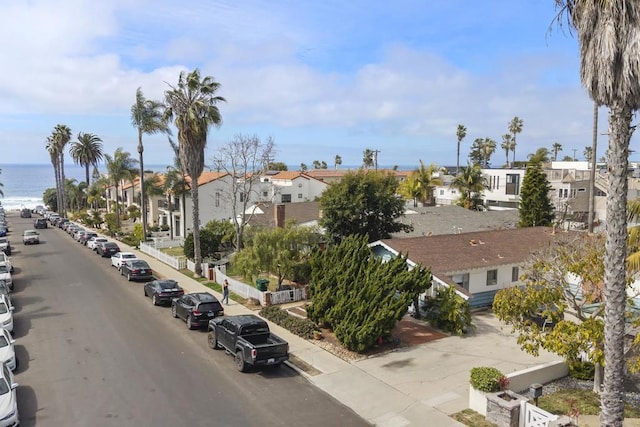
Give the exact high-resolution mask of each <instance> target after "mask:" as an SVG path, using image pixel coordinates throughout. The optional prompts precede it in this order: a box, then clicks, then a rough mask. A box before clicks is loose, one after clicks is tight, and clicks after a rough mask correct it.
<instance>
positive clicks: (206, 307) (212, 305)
mask: <svg viewBox="0 0 640 427" xmlns="http://www.w3.org/2000/svg"><path fill="white" fill-rule="evenodd" d="M198 310H200V311H217V310H220V303H219V302H217V301H216V302H203V303H202V304H200V305H199V306H198Z"/></svg>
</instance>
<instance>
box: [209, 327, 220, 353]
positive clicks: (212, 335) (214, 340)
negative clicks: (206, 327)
mask: <svg viewBox="0 0 640 427" xmlns="http://www.w3.org/2000/svg"><path fill="white" fill-rule="evenodd" d="M207 342H208V343H209V348H212V349H214V350H217V349H219V348H220V345H219V344H218V334H217V333H216V330H215V329H212V330H210V331H209V335H208V336H207Z"/></svg>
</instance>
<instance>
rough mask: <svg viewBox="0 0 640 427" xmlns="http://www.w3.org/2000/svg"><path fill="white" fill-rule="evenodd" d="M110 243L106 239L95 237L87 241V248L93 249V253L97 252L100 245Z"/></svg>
mask: <svg viewBox="0 0 640 427" xmlns="http://www.w3.org/2000/svg"><path fill="white" fill-rule="evenodd" d="M108 241H109V240H107V239H106V238H105V237H93V238H91V239H89V240H87V247H88V248H89V249H91V250H92V251H95V250H96V246H97V245H98V244H99V243H106V242H108Z"/></svg>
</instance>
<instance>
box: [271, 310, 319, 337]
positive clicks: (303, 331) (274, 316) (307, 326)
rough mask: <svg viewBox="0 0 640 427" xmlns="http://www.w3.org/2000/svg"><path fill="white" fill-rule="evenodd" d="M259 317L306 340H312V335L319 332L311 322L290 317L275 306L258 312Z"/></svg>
mask: <svg viewBox="0 0 640 427" xmlns="http://www.w3.org/2000/svg"><path fill="white" fill-rule="evenodd" d="M260 316H262V317H264V318H265V319H267V320H270V321H271V322H273V323H275V324H276V325H278V326H282V327H283V328H285V329H287V330H289V332H291V333H293V334H296V335H298V336H299V337H302V338H305V339H308V340H310V339H313V338H314V335H315V334H316V333H317V332H319V331H320V330H319V329H318V328H317V326H316V324H315V323H313V321H312V320H309V319H301V318H299V317H294V316H291V315H290V314H289V313H287V312H286V311H285V310H283V309H281V308H280V307H278V306H275V305H272V306H269V307H265V308H263V309H262V310H260Z"/></svg>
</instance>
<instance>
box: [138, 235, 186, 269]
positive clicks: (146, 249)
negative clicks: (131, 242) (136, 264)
mask: <svg viewBox="0 0 640 427" xmlns="http://www.w3.org/2000/svg"><path fill="white" fill-rule="evenodd" d="M140 250H141V251H142V252H143V253H145V254H147V255H150V256H152V257H154V258H155V259H157V260H159V261H162V262H164V263H165V264H167V265H170V266H171V267H173V268H175V269H176V270H184V269H185V268H186V258H185V257H174V256H171V255H167V254H165V253H164V252H162V251H160V250H158V249H156V248H154V247H153V246H150V245H148V244H146V243H142V242H141V243H140Z"/></svg>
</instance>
